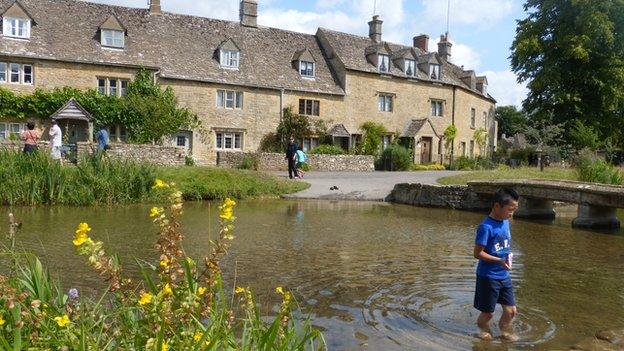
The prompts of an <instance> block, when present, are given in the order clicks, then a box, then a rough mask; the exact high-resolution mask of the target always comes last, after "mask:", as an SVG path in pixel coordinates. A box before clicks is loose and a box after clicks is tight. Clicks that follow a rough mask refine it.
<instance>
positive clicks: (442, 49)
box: [438, 34, 453, 61]
mask: <svg viewBox="0 0 624 351" xmlns="http://www.w3.org/2000/svg"><path fill="white" fill-rule="evenodd" d="M451 46H453V44H451V42H450V41H449V40H448V34H442V35H440V42H439V43H438V55H439V56H440V57H441V58H442V59H443V60H445V61H449V60H450V58H451Z"/></svg>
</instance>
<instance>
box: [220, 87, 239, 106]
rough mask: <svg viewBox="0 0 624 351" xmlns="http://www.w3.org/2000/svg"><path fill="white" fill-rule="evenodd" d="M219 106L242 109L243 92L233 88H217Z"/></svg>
mask: <svg viewBox="0 0 624 351" xmlns="http://www.w3.org/2000/svg"><path fill="white" fill-rule="evenodd" d="M217 107H221V108H228V109H242V108H243V92H242V91H233V90H217Z"/></svg>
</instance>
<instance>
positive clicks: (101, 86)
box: [98, 78, 106, 95]
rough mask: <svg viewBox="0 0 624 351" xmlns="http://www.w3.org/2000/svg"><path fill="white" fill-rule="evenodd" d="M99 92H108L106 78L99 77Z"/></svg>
mask: <svg viewBox="0 0 624 351" xmlns="http://www.w3.org/2000/svg"><path fill="white" fill-rule="evenodd" d="M98 93H100V94H102V95H104V94H106V79H104V78H99V79H98Z"/></svg>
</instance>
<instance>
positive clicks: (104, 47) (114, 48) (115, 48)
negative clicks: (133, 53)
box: [102, 44, 124, 52]
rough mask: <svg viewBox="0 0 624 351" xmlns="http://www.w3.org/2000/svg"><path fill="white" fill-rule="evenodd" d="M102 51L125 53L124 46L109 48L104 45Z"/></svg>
mask: <svg viewBox="0 0 624 351" xmlns="http://www.w3.org/2000/svg"><path fill="white" fill-rule="evenodd" d="M102 49H104V50H110V51H117V52H123V51H124V47H123V46H107V45H104V44H102Z"/></svg>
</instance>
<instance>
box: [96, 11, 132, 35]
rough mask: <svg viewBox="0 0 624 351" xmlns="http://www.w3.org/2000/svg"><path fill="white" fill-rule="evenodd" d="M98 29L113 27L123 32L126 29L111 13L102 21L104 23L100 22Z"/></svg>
mask: <svg viewBox="0 0 624 351" xmlns="http://www.w3.org/2000/svg"><path fill="white" fill-rule="evenodd" d="M100 29H114V30H121V31H124V32H125V31H126V27H124V25H123V24H122V23H121V22H120V21H119V19H118V18H117V16H115V15H112V14H111V15H110V16H108V18H107V19H106V21H104V23H102V24H100Z"/></svg>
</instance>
